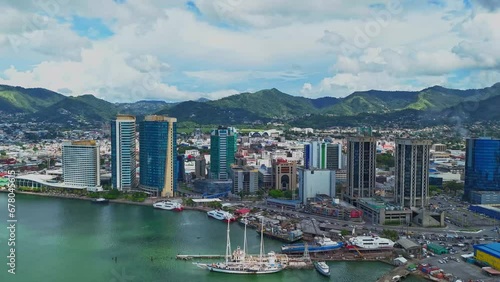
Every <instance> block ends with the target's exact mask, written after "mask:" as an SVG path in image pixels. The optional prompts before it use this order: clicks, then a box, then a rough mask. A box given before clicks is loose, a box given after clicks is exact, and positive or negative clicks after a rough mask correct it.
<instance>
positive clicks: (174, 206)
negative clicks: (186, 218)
mask: <svg viewBox="0 0 500 282" xmlns="http://www.w3.org/2000/svg"><path fill="white" fill-rule="evenodd" d="M153 207H154V208H156V209H162V210H169V211H171V210H173V211H182V210H183V209H184V207H183V206H182V204H181V203H177V202H172V201H161V202H156V203H154V204H153Z"/></svg>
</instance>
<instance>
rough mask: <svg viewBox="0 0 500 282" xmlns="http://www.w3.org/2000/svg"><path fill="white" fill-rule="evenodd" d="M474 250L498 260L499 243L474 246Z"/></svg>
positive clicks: (499, 253) (499, 256) (499, 254)
mask: <svg viewBox="0 0 500 282" xmlns="http://www.w3.org/2000/svg"><path fill="white" fill-rule="evenodd" d="M474 249H475V250H480V251H482V252H485V253H487V254H489V255H492V256H494V257H496V258H500V243H491V244H484V245H475V246H474Z"/></svg>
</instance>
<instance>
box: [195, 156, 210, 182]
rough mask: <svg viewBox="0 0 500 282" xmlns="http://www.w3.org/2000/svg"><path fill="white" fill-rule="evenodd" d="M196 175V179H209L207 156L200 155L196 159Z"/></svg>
mask: <svg viewBox="0 0 500 282" xmlns="http://www.w3.org/2000/svg"><path fill="white" fill-rule="evenodd" d="M194 175H195V178H196V179H203V178H205V177H207V161H206V160H205V156H203V155H199V156H196V157H195V159H194Z"/></svg>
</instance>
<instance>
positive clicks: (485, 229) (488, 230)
mask: <svg viewBox="0 0 500 282" xmlns="http://www.w3.org/2000/svg"><path fill="white" fill-rule="evenodd" d="M253 205H254V206H255V207H257V208H260V209H263V210H268V211H274V212H276V213H283V214H284V215H288V216H289V215H294V216H296V217H298V218H301V219H305V218H310V219H313V218H314V219H315V220H317V221H328V222H330V223H334V224H335V223H337V224H338V226H339V229H347V228H352V227H353V226H355V227H356V228H359V229H360V228H362V227H364V228H365V229H368V230H377V231H381V230H383V229H389V230H395V231H406V230H408V231H413V232H419V233H439V234H448V233H451V234H455V233H457V234H463V235H467V234H470V236H483V235H488V236H492V237H493V236H495V237H496V236H499V234H497V232H495V231H493V230H492V228H493V227H492V226H477V227H474V229H480V230H482V231H481V232H479V233H470V232H464V231H460V230H461V229H462V230H463V227H458V226H455V225H452V224H449V225H448V226H447V227H442V228H427V227H418V226H411V227H407V226H406V225H404V226H402V225H400V226H391V225H378V224H372V223H369V222H353V221H345V220H339V219H334V218H332V217H326V216H321V215H316V214H310V213H303V212H298V211H292V210H287V209H280V208H277V207H271V206H267V205H265V204H257V205H256V204H253ZM345 224H348V226H345V227H344V226H343V225H345Z"/></svg>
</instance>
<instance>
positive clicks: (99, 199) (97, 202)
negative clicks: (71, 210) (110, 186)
mask: <svg viewBox="0 0 500 282" xmlns="http://www.w3.org/2000/svg"><path fill="white" fill-rule="evenodd" d="M92 202H93V203H96V204H107V203H109V200H108V199H104V198H97V199H94V200H93V201H92Z"/></svg>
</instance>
